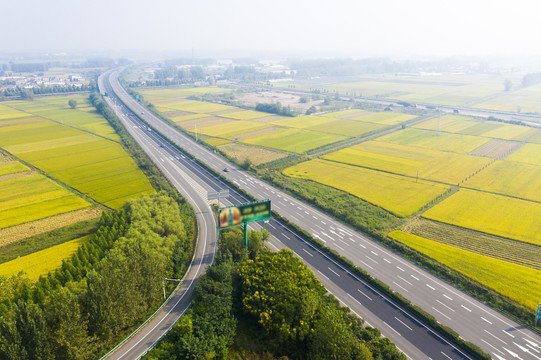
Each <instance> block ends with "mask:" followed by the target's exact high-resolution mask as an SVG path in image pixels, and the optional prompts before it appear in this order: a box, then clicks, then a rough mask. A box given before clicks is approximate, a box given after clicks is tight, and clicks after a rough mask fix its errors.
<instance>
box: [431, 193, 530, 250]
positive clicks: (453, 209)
mask: <svg viewBox="0 0 541 360" xmlns="http://www.w3.org/2000/svg"><path fill="white" fill-rule="evenodd" d="M423 217H425V218H427V219H432V220H436V221H440V222H444V223H448V224H452V225H457V226H461V227H464V228H468V229H473V230H478V231H482V232H486V233H489V234H494V235H498V236H503V237H506V238H510V239H515V240H520V241H524V242H529V243H532V244H537V245H541V222H539V218H540V217H541V204H540V203H536V202H532V201H527V200H519V199H515V198H511V197H507V196H502V195H496V194H489V193H484V192H481V191H475V190H468V189H460V191H459V192H457V193H456V194H453V195H452V196H450V197H449V198H447V199H445V200H443V201H442V202H441V203H439V204H438V205H436V206H434V207H433V208H431V209H429V210H428V211H426V212H425V213H424V214H423Z"/></svg>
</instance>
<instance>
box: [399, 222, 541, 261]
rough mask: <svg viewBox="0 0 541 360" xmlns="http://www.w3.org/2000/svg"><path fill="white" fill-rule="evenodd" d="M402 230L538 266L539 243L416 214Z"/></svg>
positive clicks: (503, 258) (466, 248)
mask: <svg viewBox="0 0 541 360" xmlns="http://www.w3.org/2000/svg"><path fill="white" fill-rule="evenodd" d="M401 230H402V231H404V232H407V233H409V234H412V235H417V236H420V237H423V238H425V239H430V240H433V241H437V242H440V243H442V244H446V245H450V246H454V247H457V248H459V249H462V250H467V251H470V252H474V253H476V254H479V255H483V256H489V257H492V258H494V259H499V260H504V261H507V262H511V263H514V264H518V265H523V266H528V267H531V268H532V269H536V270H541V247H540V246H537V245H534V244H530V243H526V242H522V241H517V240H511V239H507V238H503V237H501V236H496V235H491V234H487V233H482V232H479V231H475V230H471V229H465V228H462V227H458V226H454V225H449V224H444V223H441V222H437V221H432V220H427V219H424V218H422V217H417V218H414V219H412V220H411V221H408V223H407V224H406V225H404V226H403V227H402V228H401Z"/></svg>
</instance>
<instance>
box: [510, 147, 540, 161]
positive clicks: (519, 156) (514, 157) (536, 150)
mask: <svg viewBox="0 0 541 360" xmlns="http://www.w3.org/2000/svg"><path fill="white" fill-rule="evenodd" d="M507 160H509V161H518V162H523V163H527V164H534V165H541V144H526V145H524V146H523V147H521V148H520V149H518V150H517V151H516V152H514V153H513V154H511V155H510V156H508V157H507Z"/></svg>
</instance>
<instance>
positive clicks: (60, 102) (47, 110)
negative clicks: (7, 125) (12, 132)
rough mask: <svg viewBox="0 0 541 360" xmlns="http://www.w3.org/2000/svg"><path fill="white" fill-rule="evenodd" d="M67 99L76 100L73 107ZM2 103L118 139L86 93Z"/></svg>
mask: <svg viewBox="0 0 541 360" xmlns="http://www.w3.org/2000/svg"><path fill="white" fill-rule="evenodd" d="M69 100H75V101H77V107H76V108H75V109H71V108H70V107H69V106H68V101H69ZM4 104H5V106H7V107H9V108H11V109H16V110H19V111H21V112H23V113H26V114H27V116H29V115H34V116H39V117H41V118H44V119H49V120H53V121H56V122H59V123H61V124H65V125H69V126H73V127H76V128H78V129H81V130H84V131H88V132H90V133H92V134H95V135H98V136H103V137H105V138H107V139H111V140H114V141H120V138H119V137H118V135H117V134H116V133H115V131H114V130H113V128H112V127H111V126H110V125H109V123H108V122H107V120H106V119H105V118H103V117H102V116H101V115H99V114H98V113H97V112H96V111H95V109H94V107H93V106H92V104H90V101H89V100H88V96H86V95H69V96H51V97H42V98H38V99H35V100H34V101H21V100H17V101H7V102H5V103H4ZM0 124H1V122H0Z"/></svg>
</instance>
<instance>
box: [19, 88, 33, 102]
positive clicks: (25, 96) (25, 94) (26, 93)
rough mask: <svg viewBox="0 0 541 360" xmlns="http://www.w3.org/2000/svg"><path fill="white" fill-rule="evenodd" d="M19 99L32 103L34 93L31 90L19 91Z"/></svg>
mask: <svg viewBox="0 0 541 360" xmlns="http://www.w3.org/2000/svg"><path fill="white" fill-rule="evenodd" d="M21 97H22V98H23V99H24V100H30V101H33V100H34V92H33V91H32V90H29V89H21Z"/></svg>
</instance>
